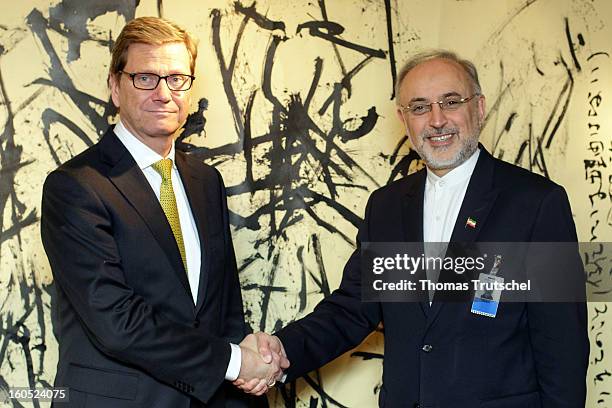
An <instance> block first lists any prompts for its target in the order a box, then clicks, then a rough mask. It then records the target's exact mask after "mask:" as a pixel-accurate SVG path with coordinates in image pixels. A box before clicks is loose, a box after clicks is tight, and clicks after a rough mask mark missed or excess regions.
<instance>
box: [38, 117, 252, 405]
mask: <svg viewBox="0 0 612 408" xmlns="http://www.w3.org/2000/svg"><path fill="white" fill-rule="evenodd" d="M176 165H177V167H178V169H179V173H180V174H181V179H182V181H183V184H184V186H185V190H186V192H187V196H188V199H189V204H190V206H191V210H192V212H193V215H194V218H195V221H196V223H197V229H198V233H199V239H200V244H201V252H202V267H201V271H200V286H199V293H198V297H197V299H198V302H197V304H195V305H194V302H193V299H192V296H191V294H190V288H189V283H188V281H187V275H186V272H185V269H184V266H183V263H182V261H181V256H180V254H179V251H178V247H177V245H176V242H175V240H174V237H173V235H172V231H171V229H170V225H169V224H168V222H167V219H166V217H165V215H164V213H163V210H162V208H161V206H160V204H159V201H158V200H157V199H156V197H155V193H154V192H153V190H152V189H151V187H150V185H149V183H148V182H147V180H146V179H145V177H144V175H143V173H142V171H141V170H140V169H139V168H138V166H137V165H136V162H135V161H134V160H133V158H132V156H131V155H130V153H129V152H128V151H127V149H126V148H125V147H124V146H123V144H122V143H121V142H120V141H119V139H118V138H117V137H116V136H115V134H114V132H113V131H112V129H109V131H107V133H106V134H105V135H104V136H103V138H102V139H101V140H100V142H99V143H98V144H96V145H94V146H93V147H91V148H89V149H87V150H86V151H84V152H83V153H81V154H79V155H78V156H76V157H74V158H73V159H71V160H69V161H67V162H66V163H64V164H63V165H61V166H60V167H59V168H58V169H57V170H55V171H53V172H52V173H51V174H50V175H49V176H48V177H47V179H46V181H45V184H44V190H43V201H42V220H41V228H42V240H43V244H44V248H45V251H46V252H47V256H48V257H49V262H50V264H51V268H52V271H53V276H54V280H55V288H56V298H55V299H54V315H53V318H54V330H55V332H56V336H57V338H58V342H59V362H58V366H57V374H56V379H55V386H58V387H69V388H70V403H69V404H68V405H69V406H70V407H100V408H108V407H113V408H121V407H147V408H150V407H172V408H175V407H185V408H187V407H189V406H200V405H201V404H204V403H206V406H225V405H226V391H227V392H233V391H229V389H232V388H233V387H232V386H231V385H230V384H225V383H224V376H225V371H226V369H227V366H228V362H229V359H230V345H229V342H230V341H232V342H239V341H240V340H241V339H242V338H243V337H244V336H245V334H246V331H247V330H246V325H245V322H244V317H243V309H242V299H241V294H240V286H239V280H238V273H237V270H236V261H235V257H234V250H233V246H232V239H231V235H230V229H229V223H228V211H227V206H226V195H225V188H224V186H223V181H222V179H221V176H220V174H219V173H218V172H217V171H216V170H215V169H213V168H212V167H210V166H207V165H205V164H203V163H201V162H200V161H199V160H197V159H195V158H191V157H189V156H187V155H185V154H184V153H182V152H180V151H177V152H176ZM230 387H231V388H230Z"/></svg>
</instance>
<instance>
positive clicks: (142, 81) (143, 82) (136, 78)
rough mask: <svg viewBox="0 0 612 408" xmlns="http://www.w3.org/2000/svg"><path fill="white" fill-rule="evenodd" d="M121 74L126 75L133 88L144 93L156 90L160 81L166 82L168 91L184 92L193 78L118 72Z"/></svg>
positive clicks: (177, 75)
mask: <svg viewBox="0 0 612 408" xmlns="http://www.w3.org/2000/svg"><path fill="white" fill-rule="evenodd" d="M119 72H120V73H122V74H126V75H128V76H129V77H130V78H132V83H133V84H134V88H136V89H143V90H145V91H151V90H153V89H155V88H157V85H159V81H161V80H162V79H164V80H166V85H168V89H170V90H171V91H186V90H188V89H189V88H191V85H192V84H193V81H194V79H195V77H194V76H193V75H187V74H172V75H166V76H159V75H157V74H152V73H149V72H136V73H131V72H125V71H119Z"/></svg>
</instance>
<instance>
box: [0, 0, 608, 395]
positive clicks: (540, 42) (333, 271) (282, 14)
mask: <svg viewBox="0 0 612 408" xmlns="http://www.w3.org/2000/svg"><path fill="white" fill-rule="evenodd" d="M142 3H143V4H141V2H140V1H138V0H136V1H126V0H110V1H107V0H104V1H103V0H82V1H76V0H54V1H52V2H43V1H42V0H40V1H38V0H37V1H34V2H33V3H32V4H33V5H32V6H22V7H21V9H20V10H22V11H20V13H21V14H20V17H19V18H13V17H11V18H9V17H2V16H0V111H2V113H3V116H2V122H1V125H0V126H1V128H0V250H1V251H0V266H1V268H2V269H1V271H0V285H2V291H0V400H1V399H2V396H3V394H2V393H4V394H6V390H7V389H8V387H10V386H28V387H36V386H38V387H41V386H50V384H51V383H52V380H53V375H54V369H55V366H54V365H55V358H57V357H56V351H55V350H56V344H55V339H54V338H53V334H52V327H51V326H50V318H49V316H50V313H51V304H50V298H51V294H52V293H53V285H52V283H51V281H50V279H48V276H47V277H45V274H44V273H43V272H44V270H45V269H46V268H48V266H47V265H46V260H45V258H44V254H42V253H41V245H40V242H39V241H38V231H37V230H38V221H39V214H40V212H39V202H40V197H39V195H40V187H41V185H42V181H43V180H44V177H45V175H46V172H48V171H49V170H51V169H52V168H54V167H56V166H57V165H59V164H60V163H62V162H64V161H65V160H67V159H69V158H70V157H72V156H74V155H75V154H77V153H79V152H80V151H81V150H82V149H84V148H85V147H87V146H91V145H92V144H94V143H95V142H96V141H97V140H98V138H99V137H100V135H101V134H102V133H103V132H104V131H105V130H106V129H107V127H108V126H109V124H110V123H112V122H113V121H115V120H116V114H117V112H116V109H115V108H114V107H113V106H112V104H111V103H110V102H109V96H108V91H107V90H106V87H105V81H106V70H107V66H108V65H107V64H108V61H106V58H108V56H109V50H110V47H111V46H112V44H113V41H114V38H116V36H117V34H118V32H119V30H120V29H121V27H122V25H123V22H124V21H126V20H129V19H131V18H133V17H134V16H136V15H142V13H145V12H152V13H157V14H158V15H164V14H168V15H167V16H168V17H169V18H171V19H174V20H176V21H178V22H180V23H181V24H185V25H187V26H188V27H190V28H192V29H194V30H196V35H197V36H198V37H199V38H200V55H201V56H202V55H203V56H204V57H201V58H200V61H201V62H199V63H198V64H200V65H199V67H202V66H203V68H199V69H201V70H202V71H201V72H202V73H203V74H204V75H203V76H204V77H211V78H213V80H210V79H206V78H205V79H204V80H202V75H200V73H199V74H198V80H197V81H196V90H197V92H199V93H197V94H196V95H195V96H196V102H197V103H196V106H194V111H193V112H192V113H191V114H190V115H189V117H188V120H187V123H186V124H185V127H184V129H183V131H182V133H181V135H180V136H179V138H178V140H177V146H178V148H180V149H182V150H185V151H187V152H189V153H190V154H192V155H194V156H197V157H199V158H201V160H204V161H207V162H208V163H210V164H212V165H214V166H216V167H217V168H219V169H220V171H221V172H222V174H223V176H224V178H225V181H226V184H227V187H228V188H227V191H228V195H229V206H230V211H231V223H232V226H233V233H234V238H235V243H236V252H237V257H238V262H239V269H240V276H241V282H242V288H243V294H244V299H245V306H246V313H247V320H248V321H249V323H250V324H251V326H252V328H253V329H254V330H266V331H273V330H275V329H278V328H279V327H282V326H283V325H284V324H286V323H288V322H290V321H292V320H294V319H296V318H298V317H299V316H301V315H302V314H303V313H306V312H307V311H308V310H310V309H311V308H312V307H313V306H314V304H316V302H317V301H318V300H319V299H321V298H323V297H324V296H327V295H329V294H330V293H331V291H332V290H333V289H334V288H335V287H336V286H337V282H338V277H339V274H341V267H342V262H343V261H344V260H345V259H346V257H345V256H344V254H346V255H348V253H350V251H351V250H352V248H353V247H354V245H355V242H354V236H355V233H356V229H357V227H358V225H359V223H360V222H361V217H362V214H363V206H364V205H365V199H366V198H367V196H368V194H369V192H371V191H372V190H374V189H376V188H377V187H380V186H382V185H384V184H386V183H389V182H391V181H393V180H395V179H397V178H399V177H402V176H405V175H407V174H408V173H410V172H412V171H414V170H416V169H417V168H419V167H420V166H421V165H422V164H421V162H420V160H419V157H418V155H417V154H416V152H414V151H412V150H411V149H410V146H409V142H408V138H407V137H406V136H404V135H403V131H402V127H401V125H400V124H399V123H398V122H397V120H396V118H395V113H394V111H393V110H394V109H393V103H394V101H395V96H396V95H395V94H394V87H393V84H394V81H395V79H396V77H397V70H398V68H399V67H398V64H401V62H402V60H403V59H404V58H406V57H408V56H411V55H413V54H414V53H415V52H417V51H419V50H421V49H423V48H428V47H430V46H431V41H430V38H437V37H438V35H439V34H440V33H442V32H446V31H448V32H449V33H451V35H449V38H453V36H456V37H457V38H461V39H462V40H461V41H457V42H456V43H452V41H451V43H448V42H447V43H445V44H444V46H446V47H451V48H452V47H455V48H456V50H457V51H458V52H459V53H460V54H464V55H466V56H468V57H470V58H472V59H474V60H475V62H476V63H477V65H478V67H479V69H480V71H481V75H482V76H483V78H485V82H484V83H483V85H484V86H485V89H484V92H485V94H486V96H487V97H488V100H487V102H488V114H487V116H486V120H485V123H484V124H483V142H484V143H485V145H486V146H487V147H488V148H490V150H492V151H493V153H494V154H495V155H496V156H497V157H500V158H503V159H504V160H506V161H509V162H512V163H515V164H518V165H520V166H523V167H525V168H528V169H530V170H532V171H534V172H537V173H540V174H542V175H544V176H546V177H549V178H553V179H554V178H555V176H556V174H557V172H558V169H559V168H560V167H561V166H563V163H564V162H565V160H566V159H567V158H568V157H571V158H572V159H576V157H578V159H577V160H578V161H579V166H578V167H579V169H580V171H579V174H578V175H577V176H576V177H577V178H579V179H580V181H581V182H583V183H585V184H586V185H587V186H588V188H589V190H588V193H587V196H586V197H584V198H585V203H586V204H585V206H586V207H587V210H588V212H589V214H587V215H586V217H587V219H588V223H589V225H588V229H589V234H590V235H589V236H588V240H590V241H594V242H597V241H598V240H601V239H602V238H605V237H609V236H610V235H609V232H608V231H609V228H610V225H612V221H611V220H612V209H611V206H610V199H611V195H610V189H611V181H612V175H611V174H610V171H609V168H610V166H611V165H612V156H611V155H612V144H611V143H612V142H611V141H610V135H609V134H608V133H606V132H608V130H606V129H609V125H607V124H606V123H607V122H606V121H607V120H608V121H609V119H608V116H609V115H606V114H605V113H604V112H605V109H606V108H607V109H608V112H609V106H610V105H609V101H610V95H609V93H608V89H607V88H606V87H604V86H602V83H603V82H604V79H605V76H606V75H609V74H610V72H611V70H610V64H611V63H612V62H611V59H610V49H609V47H608V46H606V45H601V44H602V41H598V42H596V41H595V40H596V39H597V38H600V37H602V34H601V33H602V32H603V33H609V29H607V27H608V25H610V24H611V23H612V21H607V20H606V19H605V17H601V16H599V14H601V13H599V12H598V11H599V10H609V7H608V6H606V5H602V4H603V3H602V2H598V1H591V0H580V1H572V2H570V1H569V0H568V1H564V2H563V4H566V5H567V7H566V8H559V7H558V6H557V4H558V3H555V2H553V1H549V0H530V1H519V0H516V1H513V2H508V4H509V6H508V8H507V10H505V9H500V10H501V11H499V12H498V14H497V15H496V16H495V19H492V20H491V21H496V22H497V23H494V24H493V23H491V25H490V26H489V27H488V28H487V31H486V35H484V37H482V38H479V39H478V40H477V41H480V43H479V44H466V43H464V41H463V38H464V37H463V36H462V33H463V32H464V31H457V32H456V33H455V32H454V31H453V30H458V28H452V27H438V26H436V25H435V24H434V25H432V27H430V28H428V29H423V28H420V29H419V28H414V27H413V25H411V22H414V21H416V20H417V19H418V20H423V19H425V20H427V21H429V20H430V18H431V17H432V16H430V15H428V13H431V10H427V11H423V10H420V9H418V8H415V7H413V6H414V4H412V2H401V1H398V0H342V1H335V2H331V1H326V0H316V1H302V2H300V1H298V2H283V1H280V0H278V1H276V0H273V1H267V2H264V1H259V2H257V1H253V0H241V1H235V0H227V1H226V0H215V1H211V2H206V4H203V3H201V2H199V3H198V4H197V7H194V8H193V10H184V11H183V10H176V9H174V8H170V7H169V4H170V3H169V2H163V1H162V0H157V1H155V2H153V3H154V4H152V5H151V4H144V2H142ZM188 3H189V2H188ZM432 3H435V4H436V5H437V7H438V6H439V7H438V8H436V7H433V8H432V9H436V10H438V9H439V13H442V14H443V13H445V10H444V7H442V5H446V6H449V5H451V4H455V3H462V4H461V7H464V10H466V13H467V12H468V11H469V13H473V14H474V15H478V13H479V10H477V9H476V6H475V5H474V4H472V3H471V2H460V1H451V0H448V1H446V0H441V1H438V2H432ZM194 4H195V2H194ZM6 7H8V8H7V9H11V10H12V7H10V6H6ZM149 8H150V10H149ZM144 10H146V11H144ZM553 11H554V12H553ZM170 13H172V14H170ZM469 13H468V14H469ZM544 16H545V17H546V18H543V17H544ZM446 17H447V18H448V16H446ZM608 18H609V19H610V18H612V16H608ZM434 20H435V19H434ZM436 21H437V20H436ZM534 21H537V23H538V24H535V23H534ZM538 25H545V26H546V29H544V28H542V29H541V31H538V29H539V28H538V27H537V26H538ZM461 29H462V30H465V29H466V28H465V26H463V25H462V26H461ZM428 30H430V31H428ZM606 30H608V31H606ZM542 32H545V35H542ZM453 33H454V34H453ZM470 38H471V37H470ZM605 47H608V48H605ZM472 49H476V50H477V51H476V52H472V51H471V50H472ZM464 51H465V52H464ZM92 55H95V56H96V58H100V55H102V56H103V57H104V58H102V60H95V61H94V60H93V59H92V57H91V56H92ZM25 59H28V61H24V60H25ZM202 61H203V62H202ZM19 64H23V69H22V71H23V75H22V73H21V72H18V69H16V68H15V67H16V66H19ZM483 73H485V75H483ZM22 78H27V79H23V80H22ZM206 81H208V82H206ZM93 82H96V83H97V84H98V85H99V86H92V83H93ZM200 83H205V84H206V85H204V86H202V88H200V89H197V86H200ZM215 83H216V84H215ZM585 83H588V86H586V87H585V86H584V84H585ZM16 84H18V86H16ZM212 85H216V86H218V90H219V92H217V93H215V92H213V91H209V89H208V87H211V86H212ZM585 89H587V90H586V91H584V90H585ZM579 105H580V106H581V107H580V108H577V107H578V106H579ZM578 109H582V110H581V112H582V111H583V112H584V113H582V114H581V115H582V117H581V118H580V119H579V120H580V121H581V122H580V123H583V122H584V126H583V128H582V133H580V134H579V135H576V136H573V135H571V133H570V132H569V131H568V126H569V122H570V119H572V118H574V117H575V116H576V113H575V112H576V111H577V110H578ZM219 112H222V113H221V114H219ZM220 122H222V123H223V124H224V132H225V134H223V135H221V136H220V135H217V134H214V132H217V131H218V130H217V129H220V128H222V127H223V126H220V125H219V123H220ZM606 126H608V127H606ZM211 129H213V130H211ZM577 137H579V138H583V139H584V140H583V143H581V146H582V147H581V148H580V149H581V150H580V151H579V152H570V151H568V146H575V145H576V144H575V143H574V142H575V138H577ZM213 140H214V142H213ZM573 143H574V144H573ZM28 190H29V191H28ZM579 208H582V207H579ZM340 255H343V256H340ZM599 259H600V258H599V255H598V254H596V253H594V254H590V260H591V264H590V266H591V267H592V269H589V273H591V275H590V277H591V280H592V282H596V280H597V273H603V272H604V271H603V270H598V269H597V265H598V262H599ZM41 271H42V272H41ZM593 311H594V313H593V314H592V316H591V326H590V334H591V338H592V342H593V348H592V357H591V368H592V370H591V374H590V377H589V382H590V387H592V388H591V389H592V392H593V400H594V401H596V403H597V404H599V405H597V406H601V407H604V406H607V405H608V404H609V403H610V401H611V400H612V399H611V398H612V397H611V396H610V392H611V391H612V379H610V377H611V376H612V374H611V372H612V368H610V367H611V366H610V363H609V359H607V358H606V350H609V348H610V344H608V343H607V342H609V341H610V340H609V338H610V337H609V336H606V333H607V332H609V330H607V329H609V327H608V325H609V324H610V323H609V320H610V317H609V311H608V306H607V305H605V304H602V305H597V307H594V308H593ZM382 335H383V329H382V328H381V329H380V330H379V331H378V332H377V333H376V334H375V335H374V336H373V337H374V338H375V339H378V340H374V341H372V342H371V343H368V342H366V343H365V344H364V345H362V346H361V347H360V348H358V349H356V350H353V351H352V352H351V353H349V354H347V355H346V356H344V357H343V358H344V359H345V360H344V361H345V362H346V361H348V362H349V363H350V364H351V366H350V367H358V369H357V370H350V371H355V372H357V371H359V370H364V373H365V375H362V376H360V377H361V378H360V381H361V383H360V384H367V385H368V386H367V387H363V389H364V391H363V394H362V395H367V397H368V398H370V399H369V400H368V401H372V403H375V402H374V401H376V395H377V393H378V391H379V388H380V385H381V381H382V380H381V378H380V367H381V364H382V358H383V354H382V351H381V347H380V341H379V340H380V339H381V338H382ZM372 344H374V345H375V346H372ZM342 364H344V362H343V363H342ZM374 365H375V366H376V367H377V369H376V370H372V369H370V370H369V371H367V372H366V370H365V369H364V368H362V367H366V366H367V367H370V368H372V367H373V366H374ZM359 372H361V371H359ZM337 375H338V374H336V373H331V374H330V373H329V372H328V371H326V370H325V369H322V370H318V371H316V372H313V373H311V374H309V375H308V376H307V377H306V378H305V379H304V380H300V381H299V382H297V383H293V384H288V385H286V386H285V387H284V388H281V390H280V391H279V392H278V393H277V394H275V395H274V396H273V397H272V401H273V402H274V404H275V405H274V406H287V407H292V406H310V407H317V406H321V407H327V406H335V407H348V406H352V405H354V403H353V402H352V401H354V399H352V398H353V396H352V395H347V393H344V394H343V393H342V392H338V391H337V390H336V389H334V388H333V387H330V386H329V383H330V382H329V381H328V378H331V377H333V376H337ZM335 378H337V377H335ZM14 406H28V407H29V406H34V407H38V406H41V404H40V403H39V402H38V401H24V402H15V405H14Z"/></svg>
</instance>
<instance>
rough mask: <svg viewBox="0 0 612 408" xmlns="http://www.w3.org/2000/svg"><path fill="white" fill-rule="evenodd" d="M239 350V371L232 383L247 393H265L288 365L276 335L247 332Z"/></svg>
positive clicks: (281, 375)
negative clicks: (240, 359) (240, 358)
mask: <svg viewBox="0 0 612 408" xmlns="http://www.w3.org/2000/svg"><path fill="white" fill-rule="evenodd" d="M240 350H241V352H242V361H241V365H240V373H239V374H238V379H236V380H235V381H234V382H233V384H234V385H235V386H236V387H238V388H239V389H241V390H242V391H244V392H246V393H247V394H253V395H262V394H265V393H266V392H267V391H268V389H269V388H270V387H273V386H274V384H276V382H277V381H279V380H280V379H281V378H282V377H283V370H285V369H286V368H288V367H289V360H288V359H287V354H286V353H285V349H284V348H283V344H282V343H281V341H280V339H279V338H278V337H276V336H271V335H269V334H266V333H263V332H260V333H255V334H249V335H248V336H246V337H245V338H244V339H243V340H242V342H241V343H240Z"/></svg>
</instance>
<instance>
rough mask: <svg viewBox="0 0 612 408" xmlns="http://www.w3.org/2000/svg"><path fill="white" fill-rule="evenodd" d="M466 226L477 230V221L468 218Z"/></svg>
mask: <svg viewBox="0 0 612 408" xmlns="http://www.w3.org/2000/svg"><path fill="white" fill-rule="evenodd" d="M465 226H466V227H470V228H476V220H475V219H473V218H472V217H468V219H467V221H466V222H465Z"/></svg>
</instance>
